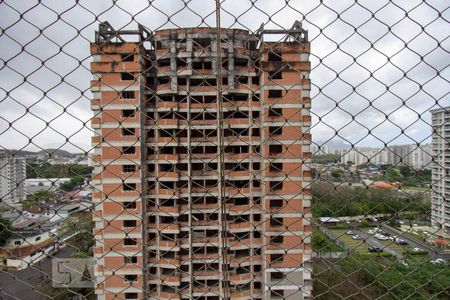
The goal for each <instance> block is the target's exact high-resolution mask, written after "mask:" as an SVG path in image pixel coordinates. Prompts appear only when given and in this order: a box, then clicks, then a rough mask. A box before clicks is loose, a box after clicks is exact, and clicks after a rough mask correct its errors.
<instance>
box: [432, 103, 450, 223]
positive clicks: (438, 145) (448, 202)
mask: <svg viewBox="0 0 450 300" xmlns="http://www.w3.org/2000/svg"><path fill="white" fill-rule="evenodd" d="M431 122H432V126H433V136H432V144H431V146H432V151H433V164H432V195H431V224H432V225H433V226H435V227H438V228H443V229H446V230H449V229H450V107H446V108H441V109H434V110H431Z"/></svg>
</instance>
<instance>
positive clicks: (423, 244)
mask: <svg viewBox="0 0 450 300" xmlns="http://www.w3.org/2000/svg"><path fill="white" fill-rule="evenodd" d="M381 228H382V229H383V230H384V231H386V232H387V233H389V234H390V235H397V236H401V237H402V239H403V240H405V241H407V242H408V243H409V244H410V245H411V247H413V248H415V247H417V248H421V249H424V250H427V251H428V252H429V254H428V256H429V257H431V258H432V259H435V258H442V259H444V260H450V254H443V253H441V252H440V251H439V249H436V248H434V247H432V246H430V245H428V244H427V243H426V242H420V241H417V240H415V239H413V238H411V237H409V235H407V234H405V233H403V232H401V231H399V230H397V229H395V228H392V227H391V226H388V225H385V224H382V225H381Z"/></svg>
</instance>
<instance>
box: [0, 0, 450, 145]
mask: <svg viewBox="0 0 450 300" xmlns="http://www.w3.org/2000/svg"><path fill="white" fill-rule="evenodd" d="M222 2H223V3H222V26H223V27H238V28H245V29H249V30H256V29H257V28H258V27H259V25H260V24H261V23H264V24H265V25H266V26H267V27H270V28H289V27H290V26H291V25H292V23H293V22H294V21H295V20H300V21H302V22H303V26H304V27H305V28H306V29H308V30H309V35H310V40H311V49H312V55H311V61H312V66H313V70H312V72H311V79H312V83H313V87H312V96H313V108H312V115H313V127H312V133H313V138H314V140H316V141H326V140H329V139H332V138H334V139H337V140H338V139H340V138H342V139H345V140H347V141H349V142H351V143H356V142H359V141H360V142H359V145H375V144H378V145H381V142H380V141H383V142H391V143H410V142H414V141H423V140H426V139H427V138H428V137H429V134H430V132H431V128H430V125H429V122H430V116H429V113H428V110H429V109H430V108H432V107H435V106H436V105H439V106H447V105H450V99H449V96H448V94H449V91H450V85H449V82H448V81H449V78H450V74H449V72H450V71H449V68H448V61H449V55H448V49H449V43H450V41H449V39H448V36H449V32H450V29H449V27H448V19H449V15H450V12H449V10H446V9H447V5H446V4H445V1H437V0H434V1H426V2H422V1H418V0H412V1H358V3H355V1H323V3H322V4H321V3H320V1H306V0H302V1H293V0H291V1H284V0H283V1H273V0H270V1H269V0H258V1H249V0H248V1H243V0H225V1H222ZM214 10H215V5H214V1H200V0H193V1H181V0H177V1H166V0H156V1H151V2H149V1H143V0H133V1H130V0H127V1H114V3H113V2H112V1H88V0H82V1H78V3H76V2H75V1H73V0H60V1H50V0H47V1H41V2H40V3H38V2H37V1H3V2H1V3H0V14H1V15H2V18H1V19H0V28H2V31H1V35H0V45H1V48H2V52H1V54H0V57H1V59H2V61H0V112H1V114H0V145H1V146H2V147H5V148H22V147H27V146H28V147H29V148H34V149H36V148H39V147H42V148H43V147H47V146H48V145H52V146H53V147H55V146H56V147H61V146H63V148H66V149H70V150H79V149H78V148H82V149H89V148H90V146H89V143H90V136H91V134H92V133H91V130H90V128H89V123H88V121H89V120H90V118H91V117H92V113H91V111H90V106H89V105H90V98H91V97H92V95H91V93H90V91H89V83H90V80H91V78H92V76H91V74H90V72H89V67H90V66H89V65H90V62H91V57H90V54H89V42H91V41H93V39H94V31H95V30H96V29H97V27H98V24H99V23H100V22H101V21H109V22H110V23H111V24H112V25H113V26H114V27H115V28H117V29H119V28H130V29H136V28H137V22H139V23H142V24H143V25H145V26H146V27H147V28H148V29H150V30H152V31H154V30H158V29H163V28H174V27H197V26H214V25H215V15H214ZM20 14H23V17H22V18H21V17H20ZM58 16H59V17H58ZM422 26H423V28H424V30H422ZM354 58H355V60H354ZM404 72H405V73H404ZM387 87H388V89H387ZM354 88H355V89H354ZM27 107H29V110H28V111H27V110H26V108H27ZM63 107H67V109H66V111H64V110H63ZM353 116H355V118H353ZM386 116H387V117H386ZM10 124H12V126H10ZM47 124H48V125H47ZM402 130H404V133H402ZM369 131H370V134H369V133H368V132H369ZM336 132H337V134H338V136H335V134H336ZM66 136H69V137H70V138H69V141H68V142H69V143H68V142H67V140H66ZM29 138H32V140H31V142H32V144H30V140H29Z"/></svg>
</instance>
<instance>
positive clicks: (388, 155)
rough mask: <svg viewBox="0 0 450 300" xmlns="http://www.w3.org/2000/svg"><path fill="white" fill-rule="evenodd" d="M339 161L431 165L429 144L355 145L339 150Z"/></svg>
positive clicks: (419, 166) (358, 163)
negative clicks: (375, 146)
mask: <svg viewBox="0 0 450 300" xmlns="http://www.w3.org/2000/svg"><path fill="white" fill-rule="evenodd" d="M340 155H341V163H343V164H345V163H347V162H349V161H350V162H352V163H353V164H355V165H361V164H365V163H369V162H370V163H372V164H374V165H394V166H402V165H405V166H409V167H411V168H414V169H423V168H430V167H431V146H430V145H429V144H423V145H417V144H405V145H392V146H388V147H385V148H369V147H355V148H352V149H342V150H341V151H340Z"/></svg>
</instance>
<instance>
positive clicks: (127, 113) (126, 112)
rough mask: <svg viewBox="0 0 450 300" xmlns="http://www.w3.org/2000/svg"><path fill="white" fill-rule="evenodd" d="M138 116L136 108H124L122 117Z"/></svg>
mask: <svg viewBox="0 0 450 300" xmlns="http://www.w3.org/2000/svg"><path fill="white" fill-rule="evenodd" d="M135 116H136V110H135V109H123V110H122V118H134V117H135Z"/></svg>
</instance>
